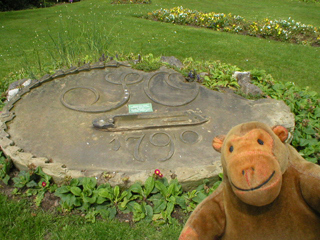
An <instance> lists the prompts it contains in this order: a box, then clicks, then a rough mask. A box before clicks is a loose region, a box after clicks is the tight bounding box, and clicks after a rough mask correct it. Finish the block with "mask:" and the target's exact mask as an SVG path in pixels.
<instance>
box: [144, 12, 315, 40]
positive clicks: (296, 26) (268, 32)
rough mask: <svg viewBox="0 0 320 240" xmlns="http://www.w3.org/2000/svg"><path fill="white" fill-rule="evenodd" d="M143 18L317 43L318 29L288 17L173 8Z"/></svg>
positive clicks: (277, 38) (275, 38)
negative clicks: (256, 17)
mask: <svg viewBox="0 0 320 240" xmlns="http://www.w3.org/2000/svg"><path fill="white" fill-rule="evenodd" d="M145 18H147V19H151V20H157V21H162V22H169V23H175V24H181V25H192V26H199V27H206V28H211V29H213V30H216V31H221V32H232V33H240V34H244V35H250V36H255V37H263V38H270V39H274V40H278V41H287V42H292V43H298V44H304V45H312V46H320V32H319V30H318V29H317V28H316V27H314V26H312V25H305V24H302V23H300V22H296V21H294V20H293V19H291V18H289V19H288V20H269V19H268V18H266V19H264V20H262V21H258V22H251V21H247V20H245V19H244V18H243V17H241V16H238V15H232V14H231V13H229V14H224V13H214V12H210V13H203V12H199V11H196V10H190V9H185V8H183V7H174V8H172V9H162V8H161V9H159V10H156V11H154V12H151V13H148V14H147V15H146V16H145Z"/></svg>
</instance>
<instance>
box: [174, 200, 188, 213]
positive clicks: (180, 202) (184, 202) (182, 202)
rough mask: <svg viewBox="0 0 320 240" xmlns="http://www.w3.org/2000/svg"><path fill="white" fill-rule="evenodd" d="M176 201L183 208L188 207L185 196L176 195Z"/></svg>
mask: <svg viewBox="0 0 320 240" xmlns="http://www.w3.org/2000/svg"><path fill="white" fill-rule="evenodd" d="M176 203H177V204H178V205H179V206H180V207H181V208H182V209H183V210H186V209H187V204H186V200H185V198H183V197H176Z"/></svg>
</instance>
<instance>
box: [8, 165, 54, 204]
mask: <svg viewBox="0 0 320 240" xmlns="http://www.w3.org/2000/svg"><path fill="white" fill-rule="evenodd" d="M12 180H13V182H14V187H15V189H14V190H13V193H14V194H21V193H23V194H24V195H25V196H36V198H35V204H36V206H40V204H41V201H42V200H43V198H44V195H45V193H46V192H47V191H50V192H54V191H55V190H56V188H57V186H56V184H53V181H52V177H51V176H49V175H47V174H45V173H44V172H43V171H42V169H41V167H37V168H36V169H35V170H29V171H20V172H19V174H18V176H16V177H14V178H12Z"/></svg>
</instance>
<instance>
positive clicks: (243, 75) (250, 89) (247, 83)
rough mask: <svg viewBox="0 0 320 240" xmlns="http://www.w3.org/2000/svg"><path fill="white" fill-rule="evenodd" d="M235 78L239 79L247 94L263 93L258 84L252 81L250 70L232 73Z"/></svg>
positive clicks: (242, 89)
mask: <svg viewBox="0 0 320 240" xmlns="http://www.w3.org/2000/svg"><path fill="white" fill-rule="evenodd" d="M232 76H233V77H234V78H236V79H237V80H238V83H239V85H240V87H241V91H242V92H243V93H244V94H246V95H253V96H257V95H262V94H263V92H262V90H261V89H260V88H259V87H257V86H256V85H254V84H252V83H251V76H250V72H238V71H236V72H234V74H233V75H232Z"/></svg>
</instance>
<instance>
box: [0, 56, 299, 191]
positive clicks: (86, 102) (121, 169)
mask: <svg viewBox="0 0 320 240" xmlns="http://www.w3.org/2000/svg"><path fill="white" fill-rule="evenodd" d="M14 98H15V99H16V100H15V99H13V100H12V101H10V102H9V103H8V105H7V106H6V107H5V108H4V112H3V113H2V115H1V121H2V122H1V123H0V126H1V134H0V146H1V148H2V149H3V151H4V153H5V154H6V155H8V156H9V157H11V158H12V159H13V161H14V163H15V164H16V166H17V167H18V168H20V169H21V170H26V169H27V166H28V165H29V164H31V163H33V164H35V165H36V166H41V167H42V168H43V170H44V172H46V173H48V174H50V175H52V176H53V177H54V179H55V180H56V181H59V180H62V179H63V178H64V177H65V176H71V177H80V176H96V177H99V176H100V175H102V174H103V173H104V172H112V173H113V174H112V176H113V177H112V178H110V179H109V182H110V183H111V184H122V181H121V179H123V178H124V177H129V182H130V183H133V182H134V181H137V180H141V181H144V180H145V179H146V178H147V177H148V176H150V175H152V173H153V171H154V169H157V168H158V169H161V172H162V173H164V175H165V176H167V177H169V176H170V175H172V174H175V175H177V178H178V179H179V181H180V182H182V183H184V184H185V185H186V184H187V183H190V182H195V183H196V182H197V181H200V180H201V179H204V178H209V179H210V178H214V177H216V176H217V174H218V173H219V172H221V169H220V168H219V164H218V163H219V162H220V156H219V154H218V153H216V152H215V151H213V150H212V147H211V141H212V139H213V137H214V136H216V135H219V134H225V133H226V132H227V131H228V130H229V129H230V128H231V127H232V126H234V125H237V124H239V123H242V122H247V121H253V120H257V121H262V122H264V123H266V124H269V125H276V124H281V125H284V126H286V127H288V128H291V129H293V126H294V118H293V115H292V114H291V113H290V110H289V108H288V107H287V106H286V105H285V104H284V103H283V102H282V101H275V100H271V99H261V100H258V101H252V100H247V99H244V98H241V97H237V96H235V95H234V94H222V93H219V92H215V91H212V90H209V89H207V88H205V87H204V86H202V85H200V84H198V83H196V82H191V83H189V82H186V81H185V79H184V77H183V76H182V75H181V74H179V73H178V72H176V71H174V70H172V69H167V68H161V69H160V70H158V71H155V72H148V73H147V72H143V71H138V70H134V69H132V68H130V67H129V66H128V65H127V64H126V63H118V62H115V61H112V62H110V63H106V64H105V65H103V63H99V64H93V65H85V66H83V67H80V68H77V69H75V68H72V69H70V70H67V71H64V72H62V71H58V72H57V73H55V74H54V75H52V76H48V75H47V76H44V77H43V78H42V79H40V80H39V81H33V82H32V83H31V85H29V86H28V89H26V91H20V92H18V94H17V96H15V97H14ZM22 151H23V152H22ZM49 159H50V161H49ZM51 160H52V161H51ZM84 170H85V171H84Z"/></svg>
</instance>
